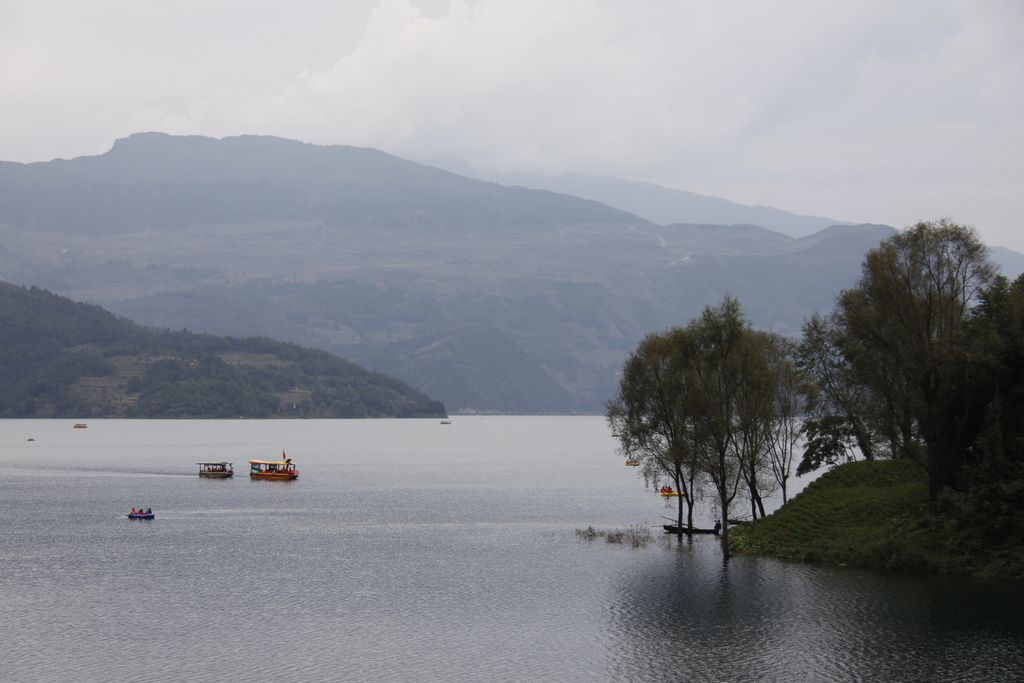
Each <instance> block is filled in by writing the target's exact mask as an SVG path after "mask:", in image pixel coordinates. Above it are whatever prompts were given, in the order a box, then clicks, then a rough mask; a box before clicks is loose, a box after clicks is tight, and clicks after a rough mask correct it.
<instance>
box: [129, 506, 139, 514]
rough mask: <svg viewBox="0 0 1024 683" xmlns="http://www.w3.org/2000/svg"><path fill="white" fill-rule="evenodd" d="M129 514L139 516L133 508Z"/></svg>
mask: <svg viewBox="0 0 1024 683" xmlns="http://www.w3.org/2000/svg"><path fill="white" fill-rule="evenodd" d="M128 514H130V515H135V514H138V513H137V512H135V508H134V507H133V508H132V511H131V512H129V513H128Z"/></svg>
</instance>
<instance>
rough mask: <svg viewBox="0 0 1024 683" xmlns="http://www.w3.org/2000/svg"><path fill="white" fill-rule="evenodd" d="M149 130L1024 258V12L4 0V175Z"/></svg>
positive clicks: (620, 0) (867, 6)
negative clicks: (957, 239)
mask: <svg viewBox="0 0 1024 683" xmlns="http://www.w3.org/2000/svg"><path fill="white" fill-rule="evenodd" d="M145 130H160V131H166V132H170V133H197V134H203V135H212V136H217V137H220V136H224V135H235V134H239V133H266V134H273V135H279V136H283V137H289V138H295V139H299V140H304V141H308V142H316V143H324V144H328V143H330V144H352V145H360V146H371V147H378V148H381V149H384V150H386V151H388V152H392V153H394V154H397V155H399V156H404V157H408V158H413V159H417V160H426V161H429V160H440V159H465V160H466V161H468V162H469V163H471V164H473V165H474V166H476V167H477V168H480V169H484V170H487V171H498V172H506V171H526V172H535V171H540V172H560V171H568V170H575V171H584V172H589V173H598V174H603V175H610V176H617V177H624V178H631V179H636V180H647V181H651V182H656V183H660V184H663V185H668V186H671V187H678V188H682V189H688V190H692V191H695V192H702V193H706V194H713V195H717V196H722V197H726V198H728V199H732V200H735V201H740V202H744V203H756V204H765V205H770V206H776V207H779V208H784V209H788V210H791V211H798V212H803V213H816V214H822V215H827V216H832V217H835V218H838V219H843V220H853V221H873V222H882V223H889V224H891V225H896V226H897V227H902V226H905V225H907V224H909V223H911V222H914V221H916V220H918V219H921V218H925V219H932V218H939V217H942V216H949V217H951V218H952V219H953V220H955V221H957V222H961V223H967V224H971V225H974V226H975V227H977V228H978V229H979V230H980V231H981V233H982V235H983V236H984V238H985V239H986V241H988V242H989V243H990V244H996V245H1005V246H1009V247H1012V248H1015V249H1018V250H1024V229H1021V226H1022V222H1021V217H1022V216H1024V2H1017V1H1016V0H1005V1H995V0H993V1H978V0H975V1H971V0H963V1H960V2H952V1H945V2H944V1H942V0H928V1H913V0H899V1H894V0H884V1H881V0H879V1H875V0H852V1H848V2H844V1H841V0H837V1H832V0H829V1H827V2H822V1H821V0H792V1H786V0H781V1H777V2H762V1H754V0H750V1H746V2H741V1H735V2H733V1H730V0H706V1H701V2H689V1H686V0H501V1H495V0H429V1H428V0H419V1H414V0H344V1H342V0H335V1H334V2H328V1H327V0H298V1H296V2H290V3H284V2H280V0H273V1H271V0H174V1H173V2H171V1H164V0H0V159H4V160H12V161H40V160H47V159H51V158H54V157H65V158H68V157H73V156H79V155H83V154H99V153H102V152H104V151H106V150H107V149H109V147H110V145H111V143H112V142H113V140H114V139H115V138H118V137H124V136H126V135H128V134H130V133H133V132H137V131H145Z"/></svg>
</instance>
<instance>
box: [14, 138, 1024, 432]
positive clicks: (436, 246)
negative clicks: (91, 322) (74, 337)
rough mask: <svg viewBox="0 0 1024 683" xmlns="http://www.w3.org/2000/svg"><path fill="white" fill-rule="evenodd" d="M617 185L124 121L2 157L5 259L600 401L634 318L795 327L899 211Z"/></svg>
mask: <svg viewBox="0 0 1024 683" xmlns="http://www.w3.org/2000/svg"><path fill="white" fill-rule="evenodd" d="M588 182H589V181H588ZM561 187H563V189H567V187H566V186H561ZM581 193H582V190H581ZM641 194H642V193H641ZM591 196H596V195H594V194H591ZM601 196H602V197H603V199H604V200H606V201H609V202H610V201H617V200H615V199H614V198H613V197H611V196H610V195H609V194H608V193H605V194H604V195H601ZM638 196H639V195H638ZM722 201H724V200H722ZM623 203H624V204H628V206H625V205H624V206H619V207H613V206H609V205H608V204H607V203H603V202H602V201H594V200H593V199H585V198H582V197H578V196H573V195H570V194H565V193H563V192H556V191H550V190H538V189H529V188H526V187H521V186H505V185H500V184H497V183H492V182H485V181H481V180H477V179H474V178H469V177H465V176H461V175H458V174H454V173H450V172H447V171H443V170H440V169H437V168H433V167H430V166H427V165H423V164H417V163H414V162H410V161H407V160H404V159H400V158H398V157H394V156H391V155H388V154H386V153H384V152H381V151H377V150H372V149H362V148H356V147H345V146H331V147H323V146H316V145H310V144H304V143H300V142H295V141H291V140H282V139H279V138H268V137H260V136H240V137H231V138H224V139H220V140H217V139H213V138H203V137H195V136H190V137H177V136H169V135H164V134H157V133H146V134H137V135H133V136H131V137H129V138H126V139H123V140H119V141H117V142H116V143H115V144H114V146H113V148H112V149H111V150H110V151H109V152H107V153H106V154H102V155H98V156H95V157H80V158H77V159H71V160H67V161H64V160H56V161H51V162H40V163H35V164H15V163H0V279H3V280H7V281H9V282H15V283H26V284H32V285H37V286H40V287H46V288H47V289H51V290H54V291H57V292H59V293H61V294H64V295H67V296H70V297H73V298H75V299H79V300H84V301H89V302H93V303H97V304H101V305H103V306H105V307H107V308H109V309H110V310H112V311H114V312H115V313H117V314H119V315H123V316H128V317H129V318H131V319H132V320H135V321H138V322H140V323H143V324H147V325H156V326H160V327H170V328H181V327H187V328H189V329H190V330H194V331H198V332H208V333H214V334H222V335H233V336H250V335H260V336H266V337H270V338H274V339H279V340H283V341H289V342H295V343H299V344H302V345H305V346H312V347H316V348H322V349H326V350H328V351H330V352H332V353H336V354H338V355H341V356H343V357H345V358H349V359H351V360H353V361H355V362H357V363H360V364H363V365H365V366H366V367H368V368H371V369H374V370H378V371H382V372H387V373H389V374H393V375H395V376H397V377H399V378H400V379H402V380H404V381H406V382H408V383H409V384H411V385H412V386H414V387H416V388H417V389H419V390H421V391H423V392H424V393H426V394H427V395H430V396H432V397H435V398H438V399H441V400H443V401H444V403H445V405H446V406H447V408H448V409H449V410H450V411H451V412H516V413H572V412H576V413H597V412H601V410H602V408H603V404H604V402H605V401H606V400H607V399H609V398H611V396H612V395H613V394H614V392H615V390H616V384H617V372H618V371H619V369H620V368H621V366H622V363H623V361H624V359H625V357H626V356H627V355H628V353H629V351H631V350H632V348H634V347H635V345H636V343H637V342H638V341H639V339H641V338H642V337H643V336H644V335H645V334H647V333H649V332H652V331H658V330H662V329H664V328H666V327H670V326H672V325H680V324H685V323H686V322H687V321H688V320H689V319H690V318H692V317H693V316H695V315H697V314H699V313H700V311H701V310H702V308H703V307H704V306H706V305H708V304H715V303H718V302H719V301H720V300H721V298H722V297H723V296H724V295H726V294H729V295H732V296H735V297H737V298H739V300H740V302H741V304H742V305H743V307H744V310H745V312H746V314H747V316H748V318H749V319H750V320H751V322H752V323H753V324H754V325H756V326H758V327H761V328H766V329H772V330H775V331H777V332H780V333H783V334H788V335H795V334H798V333H799V330H800V326H801V324H802V321H803V320H804V318H805V317H806V316H807V315H809V313H810V312H811V311H813V310H828V309H830V308H831V307H832V305H833V303H834V298H835V296H836V295H837V294H838V293H839V291H841V290H842V289H843V288H846V287H849V286H850V285H852V284H853V283H854V282H855V281H856V279H857V277H858V275H859V272H860V264H861V260H862V258H863V255H864V253H865V252H866V251H867V250H868V249H870V248H872V247H874V246H876V245H877V244H878V242H879V241H880V240H882V239H884V238H886V237H888V236H890V235H892V234H893V232H894V230H893V228H891V227H888V226H883V225H847V224H833V225H829V226H827V227H822V228H821V229H817V224H815V223H814V222H815V221H823V222H824V223H830V222H831V221H829V220H827V219H817V218H815V217H799V216H796V215H795V214H786V213H785V212H777V213H776V214H773V215H774V217H775V219H777V220H778V221H779V222H778V223H773V226H774V227H775V228H776V229H774V230H770V229H767V228H765V227H760V226H757V225H751V224H734V225H719V224H712V223H713V222H714V221H717V220H720V217H721V216H729V215H732V214H728V213H724V214H715V213H713V212H710V211H711V208H713V206H712V205H713V204H714V202H712V203H710V204H709V203H707V202H705V203H703V204H701V206H703V207H704V208H702V209H701V210H700V211H705V209H706V211H705V212H704V213H701V212H700V211H697V210H696V209H694V213H693V214H692V217H689V216H691V215H687V214H685V212H684V213H682V214H680V213H672V214H671V215H673V216H677V215H678V216H681V218H680V219H679V220H681V221H682V222H678V221H677V222H673V223H669V224H664V225H662V224H659V223H658V222H657V221H652V220H647V219H645V218H641V217H640V216H639V215H637V214H638V213H639V214H643V215H646V216H659V215H662V214H658V213H657V212H656V211H655V210H654V209H653V208H648V209H644V208H643V207H642V206H640V205H639V204H636V203H629V202H623ZM732 206H738V205H732ZM677 208H678V207H677ZM725 208H729V207H725ZM748 208H749V207H748ZM754 208H756V207H754ZM626 209H631V210H626ZM730 210H731V209H730ZM767 211H775V210H767ZM665 215H668V214H665ZM753 215H754V214H752V216H753ZM756 215H758V216H764V215H765V214H764V213H763V212H762V213H759V214H756ZM759 220H762V222H764V220H765V219H763V218H759ZM787 220H788V221H789V223H786V221H787ZM812 229H813V230H814V231H813V232H811V233H810V234H805V233H807V232H808V231H811V230H812ZM787 232H788V233H790V234H786V233H787ZM793 235H802V236H798V237H795V236H793ZM1002 256H1003V259H1002V260H1003V261H1004V262H1007V263H1010V264H1011V265H1010V267H1011V268H1014V267H1019V263H1020V262H1018V265H1013V263H1014V259H1016V258H1017V257H1020V255H1019V254H1015V252H1006V253H1004V254H1002ZM1018 272H1019V271H1018ZM1008 274H1011V275H1014V274H1016V273H1008Z"/></svg>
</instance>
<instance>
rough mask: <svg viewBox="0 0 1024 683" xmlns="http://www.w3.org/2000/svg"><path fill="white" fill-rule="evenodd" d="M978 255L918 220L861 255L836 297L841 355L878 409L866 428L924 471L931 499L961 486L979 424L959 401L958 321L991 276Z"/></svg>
mask: <svg viewBox="0 0 1024 683" xmlns="http://www.w3.org/2000/svg"><path fill="white" fill-rule="evenodd" d="M987 254H988V250H987V248H986V247H985V246H984V245H983V244H982V243H981V241H980V240H979V239H978V236H977V234H976V233H975V232H974V230H972V229H971V228H967V227H964V226H961V225H956V224H954V223H951V222H950V221H948V220H942V221H939V222H938V223H918V224H917V225H915V226H913V227H912V228H909V229H908V230H906V231H904V232H901V233H899V234H897V235H895V236H893V237H892V238H890V239H888V240H885V241H884V242H882V244H881V245H880V246H879V247H878V248H876V249H873V250H872V251H870V252H868V254H867V256H866V258H865V261H864V266H863V274H862V277H861V279H860V282H859V283H858V286H857V287H855V288H853V289H850V290H847V291H845V292H843V293H842V295H841V296H840V298H839V306H838V310H837V325H838V328H839V334H840V336H841V339H842V343H841V348H842V350H843V353H844V356H845V358H846V359H847V360H848V361H849V363H850V364H851V367H852V374H853V375H854V377H855V381H857V382H859V383H860V384H861V385H862V386H863V387H865V388H866V389H867V390H868V391H869V392H870V394H871V396H872V398H873V400H874V401H875V402H876V403H877V405H879V406H880V407H881V408H882V412H881V415H880V419H876V420H875V421H874V426H875V428H876V429H877V430H879V431H880V432H881V433H882V434H883V435H884V437H885V438H886V439H887V440H888V442H889V443H890V445H891V449H892V452H893V453H894V455H897V456H900V457H907V458H910V459H912V460H914V461H916V462H918V463H920V464H921V465H922V466H923V467H924V469H925V470H926V472H927V473H928V479H929V488H930V495H931V497H932V500H935V499H936V498H937V496H938V492H939V490H940V489H941V487H943V486H953V487H955V486H957V485H958V484H959V483H960V482H959V480H958V476H959V474H960V470H961V466H962V464H963V461H964V454H965V453H966V452H967V449H968V448H969V447H970V446H971V442H972V441H973V439H974V438H975V435H976V433H977V426H978V424H979V423H980V421H981V419H982V417H983V415H981V414H979V413H980V412H981V411H978V410H977V409H976V406H974V405H971V404H970V402H969V401H968V400H967V398H968V396H970V394H971V391H970V389H969V388H970V386H971V384H972V380H973V378H972V377H971V375H970V367H971V365H972V363H971V362H970V358H969V354H968V346H967V344H966V339H965V332H966V324H965V323H966V321H967V317H968V313H969V312H970V308H971V306H972V305H973V304H974V303H976V302H977V301H978V297H979V295H980V293H981V292H982V291H983V289H984V288H985V287H986V286H988V285H989V284H991V282H992V281H993V278H994V274H995V271H994V267H993V266H992V264H991V263H990V262H989V260H988V257H987Z"/></svg>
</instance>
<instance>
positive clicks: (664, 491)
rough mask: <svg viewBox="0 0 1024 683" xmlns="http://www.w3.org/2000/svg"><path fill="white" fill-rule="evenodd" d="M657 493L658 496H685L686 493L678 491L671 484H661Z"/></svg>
mask: <svg viewBox="0 0 1024 683" xmlns="http://www.w3.org/2000/svg"><path fill="white" fill-rule="evenodd" d="M658 495H659V496H665V497H666V498H667V497H669V496H685V495H686V494H685V493H680V492H679V491H676V490H675V489H674V488H672V487H671V486H662V487H661V490H659V491H658Z"/></svg>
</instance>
